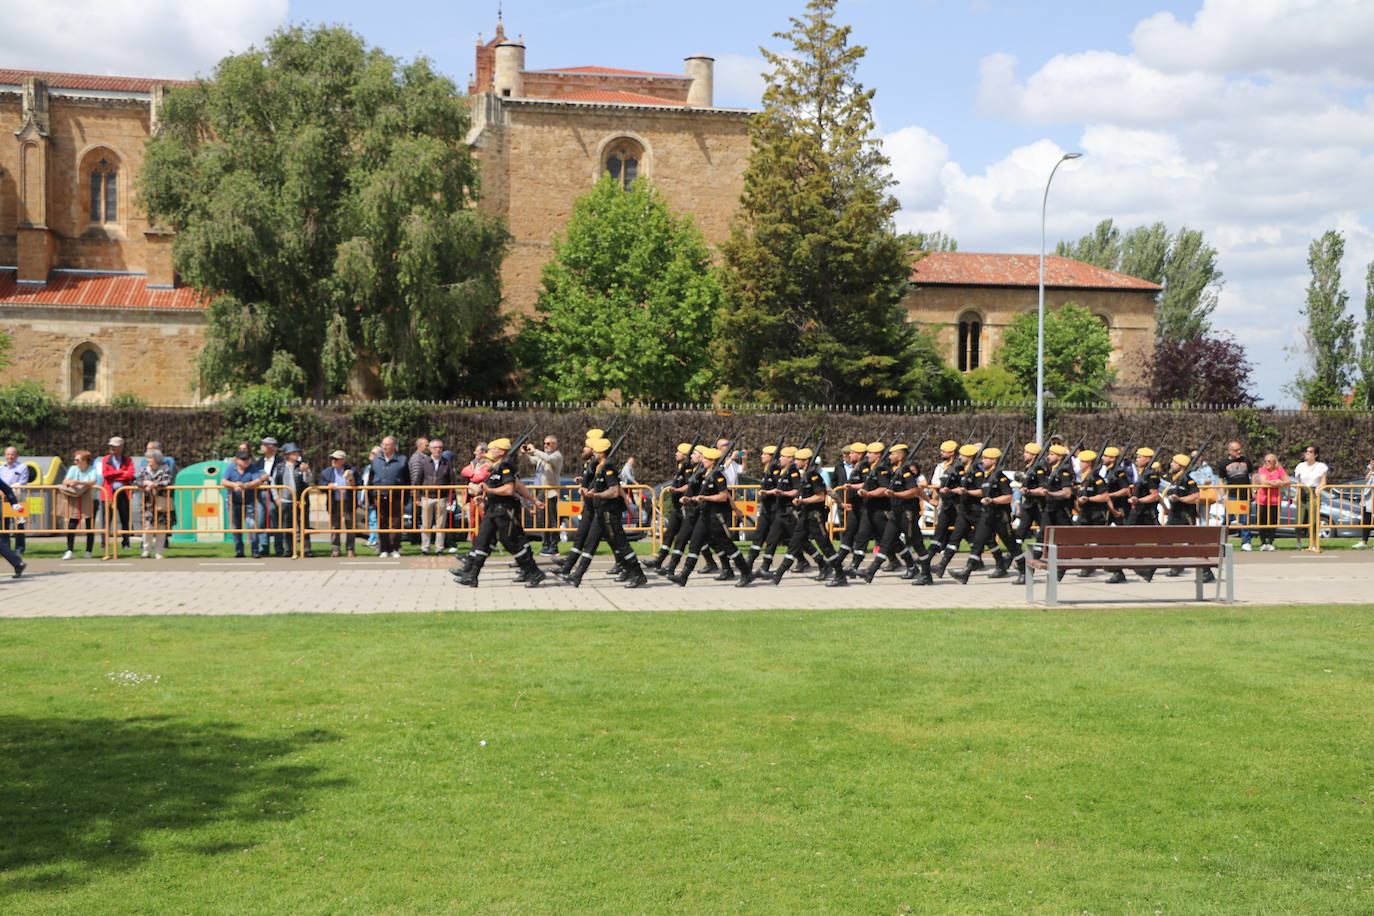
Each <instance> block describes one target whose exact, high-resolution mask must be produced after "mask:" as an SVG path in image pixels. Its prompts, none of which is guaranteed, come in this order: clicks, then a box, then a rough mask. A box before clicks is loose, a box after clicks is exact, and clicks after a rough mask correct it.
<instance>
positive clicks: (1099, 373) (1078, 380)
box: [996, 302, 1116, 403]
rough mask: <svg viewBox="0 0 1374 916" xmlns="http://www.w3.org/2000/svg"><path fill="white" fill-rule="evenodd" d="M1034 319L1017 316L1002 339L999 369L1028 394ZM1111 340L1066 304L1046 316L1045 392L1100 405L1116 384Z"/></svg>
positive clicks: (1086, 316) (1031, 381)
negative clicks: (1108, 390) (1014, 377)
mask: <svg viewBox="0 0 1374 916" xmlns="http://www.w3.org/2000/svg"><path fill="white" fill-rule="evenodd" d="M1036 335H1037V330H1036V313H1035V312H1024V313H1022V314H1020V315H1017V316H1016V318H1015V319H1013V321H1012V323H1011V324H1010V325H1009V326H1008V327H1007V330H1006V333H1005V334H1004V335H1003V337H1002V347H1001V349H1000V350H998V352H997V360H996V361H997V363H998V364H999V365H1002V366H1005V367H1006V368H1007V369H1008V370H1009V371H1010V372H1011V374H1012V375H1014V376H1016V379H1017V380H1018V381H1019V382H1020V384H1021V387H1022V388H1023V389H1024V390H1025V391H1035V374H1036V373H1035V366H1036ZM1111 355H1112V339H1111V336H1110V335H1109V334H1108V333H1107V329H1106V328H1105V327H1104V326H1103V324H1102V322H1101V321H1099V320H1098V319H1097V317H1096V316H1094V315H1093V313H1092V312H1090V311H1088V310H1087V309H1085V308H1083V307H1082V306H1081V305H1078V304H1077V303H1074V302H1066V303H1064V305H1062V306H1061V307H1059V308H1058V309H1055V310H1053V311H1047V312H1046V313H1045V391H1046V392H1047V396H1049V395H1052V396H1053V397H1055V398H1057V399H1058V400H1060V401H1066V402H1071V403H1081V402H1088V401H1099V400H1102V399H1103V398H1105V397H1106V394H1107V389H1108V388H1110V387H1111V385H1112V383H1113V382H1114V381H1115V380H1116V374H1115V373H1114V372H1113V371H1112V370H1111V369H1110V368H1109V367H1108V365H1107V363H1108V360H1109V359H1110V358H1111Z"/></svg>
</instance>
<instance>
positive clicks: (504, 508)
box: [457, 460, 544, 586]
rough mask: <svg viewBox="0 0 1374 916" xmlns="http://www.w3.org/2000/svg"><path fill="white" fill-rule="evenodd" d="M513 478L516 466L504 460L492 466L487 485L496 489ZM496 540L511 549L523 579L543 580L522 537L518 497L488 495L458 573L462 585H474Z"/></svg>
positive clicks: (527, 540) (523, 532) (535, 583)
mask: <svg viewBox="0 0 1374 916" xmlns="http://www.w3.org/2000/svg"><path fill="white" fill-rule="evenodd" d="M515 481H516V477H515V467H514V466H513V465H512V463H511V462H508V461H504V460H503V461H502V462H501V463H500V464H498V465H497V466H496V467H494V468H492V471H491V474H490V476H488V477H487V479H486V485H487V486H489V487H492V488H497V487H503V486H505V485H506V484H511V483H515ZM498 540H499V541H500V542H501V545H502V546H503V547H505V548H506V549H507V550H509V551H510V552H511V554H512V556H513V557H514V558H515V562H516V563H517V564H518V565H519V566H520V570H521V579H522V580H523V581H525V582H527V583H528V584H530V585H537V584H539V582H540V581H542V580H543V578H544V573H543V571H542V570H540V569H539V567H538V566H537V565H536V564H535V562H534V554H533V553H532V552H531V551H530V544H529V539H528V538H526V537H525V529H524V527H522V526H521V524H520V498H519V497H518V496H516V495H515V494H514V493H512V494H511V495H510V496H491V495H488V496H487V508H486V513H485V514H484V515H483V516H482V523H481V525H479V526H478V528H477V537H476V538H474V539H473V542H472V550H471V551H469V553H468V556H467V561H466V564H465V566H464V568H463V570H462V571H461V572H459V573H457V577H458V581H459V582H460V583H461V584H463V585H472V586H475V585H477V577H478V575H480V574H481V572H482V566H483V565H484V564H485V563H486V562H487V557H489V556H490V555H491V551H492V549H493V548H495V546H496V542H497V541H498Z"/></svg>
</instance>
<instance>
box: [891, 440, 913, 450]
mask: <svg viewBox="0 0 1374 916" xmlns="http://www.w3.org/2000/svg"><path fill="white" fill-rule="evenodd" d="M888 451H890V452H909V451H911V446H909V445H907V444H906V443H905V442H898V443H897V444H895V445H893V446H892V448H890V449H888Z"/></svg>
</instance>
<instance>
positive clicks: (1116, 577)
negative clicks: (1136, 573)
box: [1107, 569, 1126, 585]
mask: <svg viewBox="0 0 1374 916" xmlns="http://www.w3.org/2000/svg"><path fill="white" fill-rule="evenodd" d="M1125 581H1126V570H1124V569H1118V570H1116V571H1115V572H1113V573H1112V574H1111V575H1110V576H1108V577H1107V582H1108V583H1110V584H1111V585H1117V584H1119V583H1122V582H1125Z"/></svg>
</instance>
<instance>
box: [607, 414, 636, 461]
mask: <svg viewBox="0 0 1374 916" xmlns="http://www.w3.org/2000/svg"><path fill="white" fill-rule="evenodd" d="M629 434H630V424H628V423H626V424H625V431H624V432H623V433H621V434H620V438H619V439H617V440H615V445H612V446H611V450H610V451H608V452H607V453H606V459H605V461H602V462H601V463H602V464H603V465H604V464H605V463H606V461H610V460H611V456H612V455H614V454H615V453H616V452H617V451H618V450H619V449H620V443H622V442H624V441H625V437H626V436H628V435H629Z"/></svg>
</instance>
